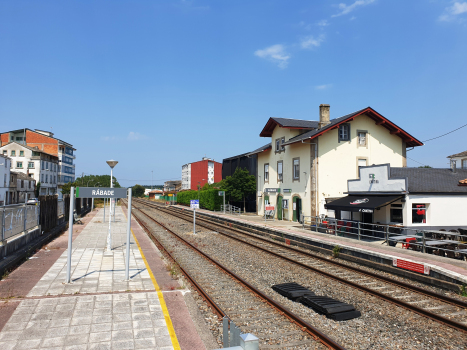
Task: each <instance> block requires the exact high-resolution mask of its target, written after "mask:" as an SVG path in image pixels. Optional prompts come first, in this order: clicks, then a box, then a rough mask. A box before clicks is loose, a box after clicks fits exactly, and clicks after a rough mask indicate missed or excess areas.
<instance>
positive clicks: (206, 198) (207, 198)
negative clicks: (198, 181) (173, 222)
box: [177, 189, 222, 210]
mask: <svg viewBox="0 0 467 350" xmlns="http://www.w3.org/2000/svg"><path fill="white" fill-rule="evenodd" d="M192 199H198V191H183V192H179V193H178V194H177V202H178V203H179V204H185V205H190V200H192ZM221 205H222V196H219V190H216V189H210V190H203V191H200V192H199V207H200V208H204V209H208V210H219V209H220V207H221Z"/></svg>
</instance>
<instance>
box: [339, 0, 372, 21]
mask: <svg viewBox="0 0 467 350" xmlns="http://www.w3.org/2000/svg"><path fill="white" fill-rule="evenodd" d="M372 2H375V0H357V1H355V2H354V3H353V4H351V5H346V4H344V3H340V4H339V5H337V7H338V8H339V10H340V12H339V13H337V14H335V15H332V16H331V17H339V16H343V15H346V14H348V13H350V12H352V11H353V10H355V9H356V8H357V7H359V6H365V5H368V4H371V3H372Z"/></svg>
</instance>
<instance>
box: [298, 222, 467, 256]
mask: <svg viewBox="0 0 467 350" xmlns="http://www.w3.org/2000/svg"><path fill="white" fill-rule="evenodd" d="M300 222H301V224H302V227H303V228H305V226H306V227H307V228H309V229H310V230H311V231H315V232H321V233H327V234H331V235H335V236H342V237H348V238H356V239H358V240H366V241H381V240H384V243H387V244H388V245H389V246H393V247H395V246H396V245H397V243H402V247H403V248H411V249H413V250H416V251H421V252H423V253H430V254H436V255H441V256H445V255H447V256H448V257H450V258H460V259H463V258H465V257H466V256H467V244H464V242H467V230H462V229H459V230H460V231H455V230H452V231H450V232H448V231H445V230H440V231H431V230H421V229H418V228H410V227H404V226H396V225H388V224H373V223H363V222H359V221H352V220H340V219H334V218H323V217H317V216H301V220H300Z"/></svg>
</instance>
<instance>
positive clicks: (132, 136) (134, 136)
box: [126, 131, 147, 141]
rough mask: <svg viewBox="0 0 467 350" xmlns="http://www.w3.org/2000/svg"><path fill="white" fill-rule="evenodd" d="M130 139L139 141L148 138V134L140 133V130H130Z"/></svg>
mask: <svg viewBox="0 0 467 350" xmlns="http://www.w3.org/2000/svg"><path fill="white" fill-rule="evenodd" d="M126 139H127V140H128V141H139V140H145V139H147V136H145V135H142V134H140V133H139V132H135V131H130V133H129V134H128V136H127V138H126Z"/></svg>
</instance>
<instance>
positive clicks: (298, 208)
mask: <svg viewBox="0 0 467 350" xmlns="http://www.w3.org/2000/svg"><path fill="white" fill-rule="evenodd" d="M292 201H293V202H292V209H293V221H295V222H297V221H300V213H301V212H302V199H301V198H300V197H293V199H292Z"/></svg>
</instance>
